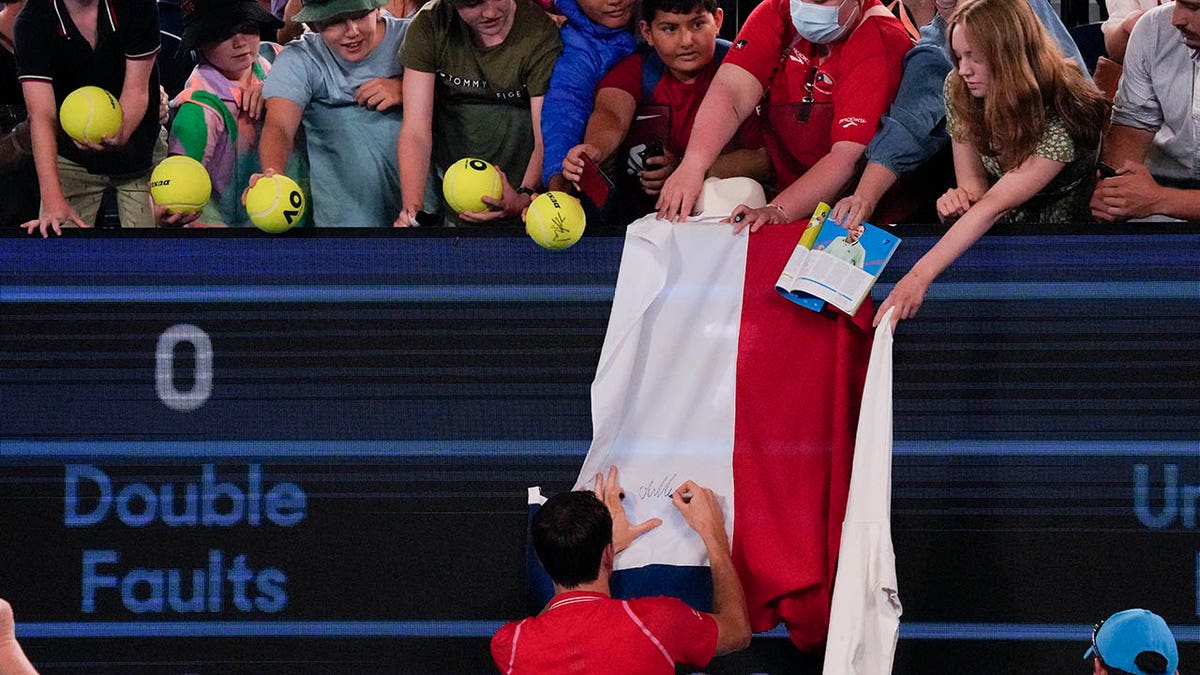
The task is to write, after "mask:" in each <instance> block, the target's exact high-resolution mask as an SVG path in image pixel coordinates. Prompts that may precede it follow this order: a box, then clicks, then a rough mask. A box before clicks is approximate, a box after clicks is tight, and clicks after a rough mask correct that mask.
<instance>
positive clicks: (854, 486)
mask: <svg viewBox="0 0 1200 675" xmlns="http://www.w3.org/2000/svg"><path fill="white" fill-rule="evenodd" d="M894 311H895V310H894V309H892V310H889V311H888V313H887V314H886V315H885V316H884V318H883V321H882V322H880V324H879V328H877V329H876V330H875V344H874V346H872V347H871V361H870V365H869V366H868V367H867V381H866V384H865V386H864V387H863V399H862V410H861V413H860V415H859V419H858V435H857V437H856V439H855V443H854V465H853V471H852V473H851V475H850V495H849V497H848V499H847V503H846V520H845V522H844V523H843V525H842V543H841V552H840V555H839V556H838V557H839V563H838V568H837V580H836V581H835V583H834V585H833V608H832V611H831V614H830V619H829V640H828V642H827V643H826V645H825V666H824V671H823V672H824V675H878V674H879V673H890V672H892V659H893V657H894V656H895V654H896V639H897V637H898V636H899V633H900V614H901V611H902V607H901V606H900V594H899V587H898V584H897V581H896V553H895V551H894V550H893V549H892V313H893V312H894Z"/></svg>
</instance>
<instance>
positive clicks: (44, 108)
mask: <svg viewBox="0 0 1200 675" xmlns="http://www.w3.org/2000/svg"><path fill="white" fill-rule="evenodd" d="M21 91H22V92H23V93H24V94H25V107H26V109H27V110H28V112H29V124H30V131H29V133H30V139H31V141H32V143H33V163H34V166H35V167H36V168H37V176H38V186H39V189H40V192H41V198H42V211H41V216H40V217H39V218H38V220H31V221H29V222H27V223H25V224H24V225H23V227H24V228H25V229H26V230H28V231H29V233H30V234H32V233H33V232H34V231H35V230H39V231H40V232H41V233H42V236H43V237H45V236H48V235H49V231H50V230H53V231H54V233H55V234H62V229H61V226H62V225H65V224H67V223H68V222H70V223H74V224H75V225H77V226H79V227H90V224H88V223H84V222H83V220H82V219H81V218H80V217H79V214H78V213H76V212H75V209H73V208H71V205H70V204H68V203H67V200H66V198H65V197H64V196H63V191H62V184H61V183H60V182H59V180H58V137H57V136H55V130H56V129H57V128H58V106H57V105H56V103H55V100H54V88H53V85H51V84H50V83H49V82H42V81H36V80H33V81H25V82H22V83H21Z"/></svg>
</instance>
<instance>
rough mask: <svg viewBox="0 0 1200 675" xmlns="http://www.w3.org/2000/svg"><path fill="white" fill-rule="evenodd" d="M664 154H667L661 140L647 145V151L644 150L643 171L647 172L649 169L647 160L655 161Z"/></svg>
mask: <svg viewBox="0 0 1200 675" xmlns="http://www.w3.org/2000/svg"><path fill="white" fill-rule="evenodd" d="M664 154H666V153H665V151H664V150H663V143H662V141H661V140H659V141H654V142H653V143H651V144H650V145H647V146H646V149H645V150H642V170H643V171H645V170H646V169H647V167H646V160H648V159H653V158H655V157H662V156H663V155H664Z"/></svg>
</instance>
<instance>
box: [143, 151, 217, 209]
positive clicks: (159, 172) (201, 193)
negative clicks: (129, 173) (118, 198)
mask: <svg viewBox="0 0 1200 675" xmlns="http://www.w3.org/2000/svg"><path fill="white" fill-rule="evenodd" d="M150 196H151V197H153V198H154V203H155V204H158V205H159V206H163V207H166V209H167V210H168V211H170V212H171V213H196V212H197V211H199V210H200V209H203V208H204V205H205V204H207V203H208V198H209V197H210V196H212V181H211V180H209V177H208V171H207V170H205V168H204V165H203V164H201V163H200V162H197V161H196V160H194V159H192V158H191V157H186V156H184V155H175V156H173V157H168V158H166V159H164V160H163V161H161V162H159V163H158V166H156V167H154V172H153V173H151V174H150Z"/></svg>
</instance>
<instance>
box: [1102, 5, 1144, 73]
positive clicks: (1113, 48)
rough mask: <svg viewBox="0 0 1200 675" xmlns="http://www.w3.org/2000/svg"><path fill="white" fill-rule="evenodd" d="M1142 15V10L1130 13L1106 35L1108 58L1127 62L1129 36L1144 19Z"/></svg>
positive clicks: (1105, 45)
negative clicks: (1126, 52)
mask: <svg viewBox="0 0 1200 675" xmlns="http://www.w3.org/2000/svg"><path fill="white" fill-rule="evenodd" d="M1142 14H1143V12H1142V10H1140V9H1137V10H1134V11H1133V12H1130V13H1129V15H1127V16H1126V17H1125V19H1124V20H1123V21H1121V24H1120V25H1119V26H1117V27H1116V29H1114V30H1110V31H1109V32H1107V33H1105V34H1104V51H1106V52H1108V58H1110V59H1112V60H1113V61H1116V62H1117V63H1124V62H1125V48H1126V47H1128V46H1129V34H1130V33H1132V32H1133V25H1134V24H1135V23H1137V21H1138V19H1140V18H1142Z"/></svg>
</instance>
